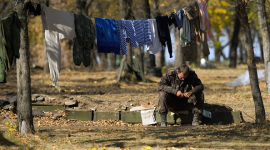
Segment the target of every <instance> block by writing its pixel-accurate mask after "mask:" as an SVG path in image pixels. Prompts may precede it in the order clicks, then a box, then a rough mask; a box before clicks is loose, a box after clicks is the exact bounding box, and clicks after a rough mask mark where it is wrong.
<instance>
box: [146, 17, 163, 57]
mask: <svg viewBox="0 0 270 150" xmlns="http://www.w3.org/2000/svg"><path fill="white" fill-rule="evenodd" d="M148 21H149V24H150V27H151V33H152V44H149V45H146V50H147V51H149V52H150V54H157V53H158V52H159V51H161V50H162V45H161V42H160V40H159V36H158V29H157V22H156V19H148Z"/></svg>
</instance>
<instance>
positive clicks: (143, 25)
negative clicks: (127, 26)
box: [133, 20, 152, 45]
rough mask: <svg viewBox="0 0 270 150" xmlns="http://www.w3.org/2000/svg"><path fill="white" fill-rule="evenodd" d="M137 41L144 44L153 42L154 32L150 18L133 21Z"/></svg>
mask: <svg viewBox="0 0 270 150" xmlns="http://www.w3.org/2000/svg"><path fill="white" fill-rule="evenodd" d="M133 24H134V28H135V32H136V38H137V42H139V43H140V44H143V45H149V44H152V37H151V36H152V34H151V29H150V24H149V21H148V20H134V21H133Z"/></svg>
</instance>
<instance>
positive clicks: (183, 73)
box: [177, 64, 189, 80]
mask: <svg viewBox="0 0 270 150" xmlns="http://www.w3.org/2000/svg"><path fill="white" fill-rule="evenodd" d="M188 73H189V67H188V65H185V64H182V65H180V66H179V67H178V68H177V75H178V78H179V79H180V80H185V78H186V77H187V76H188Z"/></svg>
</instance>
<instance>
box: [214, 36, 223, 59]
mask: <svg viewBox="0 0 270 150" xmlns="http://www.w3.org/2000/svg"><path fill="white" fill-rule="evenodd" d="M216 39H217V40H219V36H217V38H216ZM220 46H221V45H220V44H219V45H217V44H214V47H215V62H220V53H221V52H220V51H222V49H220Z"/></svg>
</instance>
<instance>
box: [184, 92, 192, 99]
mask: <svg viewBox="0 0 270 150" xmlns="http://www.w3.org/2000/svg"><path fill="white" fill-rule="evenodd" d="M191 94H192V92H186V93H184V96H185V97H187V98H189V97H190V95H191Z"/></svg>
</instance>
